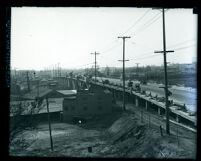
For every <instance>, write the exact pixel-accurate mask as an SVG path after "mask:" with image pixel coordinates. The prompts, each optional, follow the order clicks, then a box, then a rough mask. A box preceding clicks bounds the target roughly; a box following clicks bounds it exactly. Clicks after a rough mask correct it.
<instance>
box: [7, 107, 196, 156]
mask: <svg viewBox="0 0 201 161" xmlns="http://www.w3.org/2000/svg"><path fill="white" fill-rule="evenodd" d="M127 107H128V108H129V106H127ZM139 112H140V111H139V110H134V111H132V113H131V112H121V111H120V110H118V109H116V110H115V111H114V112H113V113H112V114H111V115H105V116H101V117H100V116H99V117H94V118H93V120H89V121H88V122H86V123H84V124H82V123H81V124H68V123H61V122H52V123H51V127H52V138H53V148H54V151H51V148H50V135H49V128H48V123H43V124H39V125H38V126H37V127H36V128H35V129H27V130H24V131H22V132H21V133H19V134H18V135H17V137H16V138H15V139H14V140H13V142H12V143H11V145H10V155H11V156H44V157H55V156H57V157H96V158H97V157H101V158H105V157H106V158H109V157H112V158H121V157H122V158H189V159H194V158H195V156H196V138H195V135H193V134H191V133H189V132H188V131H185V130H184V129H182V131H180V133H179V134H180V136H181V137H177V136H176V135H174V134H172V135H170V136H169V135H166V134H165V131H164V130H163V136H161V132H160V129H159V126H158V124H156V121H155V120H153V122H155V124H154V123H152V121H151V122H149V123H147V122H146V121H145V120H144V121H143V122H142V121H141V120H140V115H139ZM183 133H187V134H188V137H184V136H183V135H182V134H183ZM88 147H92V152H88Z"/></svg>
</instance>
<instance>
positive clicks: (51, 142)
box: [46, 97, 54, 151]
mask: <svg viewBox="0 0 201 161" xmlns="http://www.w3.org/2000/svg"><path fill="white" fill-rule="evenodd" d="M46 103H47V114H48V124H49V132H50V145H51V150H52V151H53V150H54V148H53V141H52V129H51V123H50V113H49V102H48V98H47V97H46Z"/></svg>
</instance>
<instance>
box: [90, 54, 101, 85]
mask: <svg viewBox="0 0 201 161" xmlns="http://www.w3.org/2000/svg"><path fill="white" fill-rule="evenodd" d="M91 54H93V55H95V82H96V55H99V54H100V53H97V52H94V53H91Z"/></svg>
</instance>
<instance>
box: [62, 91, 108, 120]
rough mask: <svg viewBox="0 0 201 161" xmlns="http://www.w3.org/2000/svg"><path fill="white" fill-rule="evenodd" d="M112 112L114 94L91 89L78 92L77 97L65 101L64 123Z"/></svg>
mask: <svg viewBox="0 0 201 161" xmlns="http://www.w3.org/2000/svg"><path fill="white" fill-rule="evenodd" d="M111 112H112V94H111V92H110V91H108V90H103V89H95V88H90V89H89V90H80V91H79V90H78V91H77V95H76V96H68V97H65V98H64V100H63V121H64V122H68V121H73V119H74V118H83V119H85V118H89V117H91V116H95V115H104V114H109V113H111Z"/></svg>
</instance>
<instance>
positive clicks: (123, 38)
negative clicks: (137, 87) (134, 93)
mask: <svg viewBox="0 0 201 161" xmlns="http://www.w3.org/2000/svg"><path fill="white" fill-rule="evenodd" d="M118 38H121V39H122V40H123V60H120V61H123V110H124V111H125V110H126V107H125V61H128V60H125V39H126V38H131V37H130V36H122V37H120V36H119V37H118Z"/></svg>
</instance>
